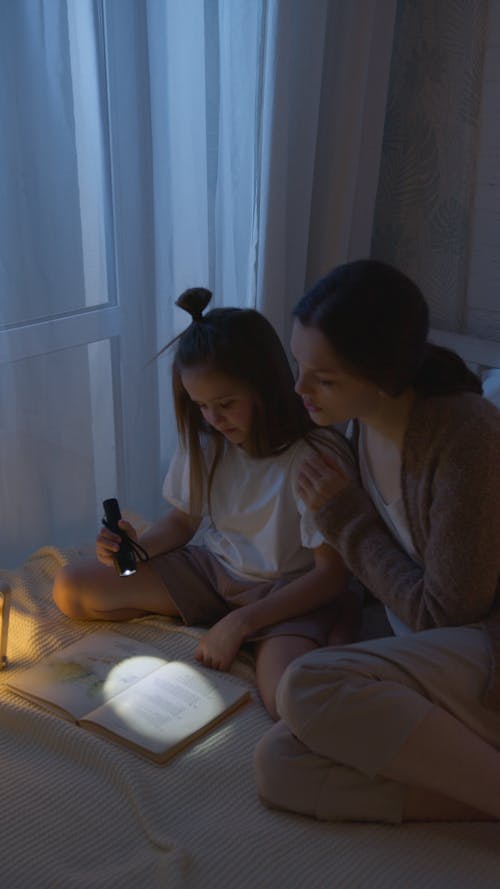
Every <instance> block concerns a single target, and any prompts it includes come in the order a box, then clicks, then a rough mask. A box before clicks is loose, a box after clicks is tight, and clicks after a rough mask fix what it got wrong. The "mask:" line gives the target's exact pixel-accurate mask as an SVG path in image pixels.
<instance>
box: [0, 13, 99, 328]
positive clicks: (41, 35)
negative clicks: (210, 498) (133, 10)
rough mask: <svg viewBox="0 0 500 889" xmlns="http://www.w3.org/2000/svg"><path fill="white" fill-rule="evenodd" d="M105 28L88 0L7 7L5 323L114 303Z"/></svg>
mask: <svg viewBox="0 0 500 889" xmlns="http://www.w3.org/2000/svg"><path fill="white" fill-rule="evenodd" d="M100 30H101V23H100V20H99V16H98V15H97V12H96V6H95V5H94V3H92V2H91V0H78V3H74V2H71V0H69V2H68V0H15V2H6V3H2V4H1V5H0V132H1V133H2V139H1V142H0V194H1V200H0V323H3V324H19V323H22V322H26V321H30V320H34V319H39V318H48V317H51V316H54V315H59V314H63V313H68V312H72V311H75V310H79V309H82V308H85V307H87V306H94V305H98V304H100V303H105V302H107V301H108V300H109V295H108V290H109V277H110V276H109V274H108V268H107V260H106V256H107V255H112V252H111V251H110V250H108V249H107V245H106V240H107V234H108V233H109V230H110V226H109V225H108V224H107V220H106V208H107V207H109V201H108V198H107V194H106V191H107V188H108V186H107V184H106V183H107V182H108V181H109V175H108V172H107V171H108V162H107V148H105V146H106V145H107V138H106V129H105V126H104V124H103V122H104V120H105V114H104V113H103V112H104V110H105V109H104V108H103V101H102V96H104V95H105V88H104V75H103V72H104V66H103V63H102V54H101V52H100V39H99V35H100ZM108 246H109V245H108Z"/></svg>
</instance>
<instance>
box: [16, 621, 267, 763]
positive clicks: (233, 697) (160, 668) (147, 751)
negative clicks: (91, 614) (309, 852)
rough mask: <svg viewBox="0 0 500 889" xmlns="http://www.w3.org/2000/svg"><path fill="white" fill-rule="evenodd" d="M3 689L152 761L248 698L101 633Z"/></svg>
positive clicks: (226, 680) (227, 680)
mask: <svg viewBox="0 0 500 889" xmlns="http://www.w3.org/2000/svg"><path fill="white" fill-rule="evenodd" d="M8 685H9V688H11V689H12V691H14V692H16V693H17V694H20V695H22V696H23V697H25V698H28V699H29V700H31V701H35V702H36V703H37V704H41V705H42V706H44V707H46V708H48V709H50V710H52V711H54V712H55V713H57V714H58V715H59V716H62V717H64V718H66V719H70V720H72V721H73V722H75V723H76V724H77V725H79V726H81V727H82V728H86V729H89V730H90V731H92V732H96V733H97V734H99V735H102V736H104V737H106V738H108V739H109V740H112V741H115V742H116V743H119V744H121V745H124V746H126V747H128V748H129V749H131V750H132V751H134V752H135V753H138V754H141V755H142V756H145V757H147V758H148V759H151V760H153V761H154V762H157V763H163V762H166V761H167V760H168V759H170V757H171V756H173V755H174V754H175V753H177V751H178V750H180V749H181V748H182V747H184V746H185V745H186V744H188V743H190V742H191V741H193V740H194V739H195V738H197V737H198V736H199V735H201V734H204V733H205V732H207V731H208V730H209V729H210V728H211V727H212V726H213V725H214V724H215V723H217V722H218V721H219V720H221V719H223V718H224V717H226V716H227V715H228V714H229V713H231V712H232V711H233V710H235V709H236V708H237V707H238V706H239V705H240V704H242V703H243V702H244V701H246V700H247V699H248V698H249V696H250V695H249V692H248V691H247V689H245V688H243V687H242V686H241V685H240V684H239V683H238V681H237V680H234V679H232V678H231V677H228V676H223V675H221V674H220V673H218V672H216V671H215V670H208V669H206V668H205V667H202V666H198V665H194V664H188V663H185V662H181V661H167V660H166V659H165V658H164V657H163V655H162V654H161V652H159V651H158V649H156V648H154V647H153V646H151V645H148V644H145V643H143V642H137V641H136V640H135V639H132V638H130V637H129V636H122V635H121V634H119V633H113V632H102V633H101V632H100V633H94V634H92V635H90V636H85V637H84V638H83V639H79V640H78V642H75V643H73V644H72V645H68V646H67V647H66V648H63V649H60V650H59V651H57V652H54V654H52V655H51V656H50V657H49V658H48V659H46V660H45V661H43V662H42V663H40V664H36V665H35V666H33V667H29V668H28V669H27V670H24V671H22V672H21V673H20V674H19V676H16V677H13V678H12V680H11V681H10V682H9V683H8Z"/></svg>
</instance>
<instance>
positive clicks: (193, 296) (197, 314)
mask: <svg viewBox="0 0 500 889" xmlns="http://www.w3.org/2000/svg"><path fill="white" fill-rule="evenodd" d="M211 299H212V294H211V292H210V290H207V289H206V287H191V288H190V289H189V290H185V291H184V293H181V295H180V296H179V298H178V299H176V301H175V304H176V306H179V308H180V309H184V311H185V312H188V313H189V314H190V315H191V318H192V319H193V321H201V319H202V317H203V310H204V309H206V307H207V306H208V304H209V302H210V300H211Z"/></svg>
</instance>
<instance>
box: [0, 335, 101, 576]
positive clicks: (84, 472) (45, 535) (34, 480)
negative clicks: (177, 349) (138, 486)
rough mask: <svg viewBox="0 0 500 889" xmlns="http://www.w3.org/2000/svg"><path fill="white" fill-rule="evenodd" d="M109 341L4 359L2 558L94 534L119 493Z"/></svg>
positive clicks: (0, 379) (4, 561)
mask: <svg viewBox="0 0 500 889" xmlns="http://www.w3.org/2000/svg"><path fill="white" fill-rule="evenodd" d="M111 364H112V362H111V348H110V342H109V341H105V340H103V341H101V342H98V343H91V344H89V345H88V346H78V347H75V348H71V349H60V350H58V351H56V352H52V353H51V354H48V355H41V356H37V357H35V358H27V359H25V360H22V361H16V362H13V363H12V364H6V365H3V367H2V373H1V374H0V439H1V442H2V459H1V461H0V527H1V528H2V535H1V540H0V564H1V565H2V567H15V566H16V565H17V564H20V562H21V561H22V560H23V559H25V558H26V557H27V556H28V555H29V554H30V553H31V552H32V551H33V550H35V549H38V548H39V547H40V546H45V545H57V546H69V545H76V544H80V543H81V542H82V541H85V540H89V541H92V540H93V538H94V537H95V533H96V528H97V525H98V522H99V520H100V518H101V502H102V500H104V499H105V498H106V497H114V496H116V492H117V480H116V448H115V425H114V412H113V387H112V373H111Z"/></svg>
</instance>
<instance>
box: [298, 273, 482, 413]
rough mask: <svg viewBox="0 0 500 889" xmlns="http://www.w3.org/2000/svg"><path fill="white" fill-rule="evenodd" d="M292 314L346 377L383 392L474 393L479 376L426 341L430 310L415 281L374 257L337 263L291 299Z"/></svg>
mask: <svg viewBox="0 0 500 889" xmlns="http://www.w3.org/2000/svg"><path fill="white" fill-rule="evenodd" d="M293 314H294V317H295V318H297V319H298V320H299V321H300V322H301V323H302V324H303V325H305V326H307V327H315V328H317V329H318V330H320V331H321V332H322V333H323V335H324V336H325V337H326V338H327V339H328V341H329V343H330V344H331V346H332V349H333V350H334V352H335V354H336V355H337V356H338V358H339V360H340V361H341V362H342V364H343V365H344V366H345V367H346V369H347V370H349V371H350V372H351V373H353V374H355V375H356V376H359V377H361V378H363V379H366V380H370V381H371V382H372V383H375V384H377V385H378V386H379V387H380V389H382V390H383V391H384V392H386V393H387V394H389V395H393V396H396V395H400V394H401V393H402V392H403V391H404V390H405V389H406V388H408V387H409V386H412V387H413V388H414V389H416V390H417V391H418V392H420V393H421V394H422V395H451V394H453V393H457V392H477V393H479V394H481V392H482V388H481V382H480V380H479V378H478V377H477V376H476V375H475V374H474V373H473V372H472V371H471V370H469V368H468V367H467V365H466V364H465V362H464V361H462V359H461V358H460V357H459V356H458V355H457V354H456V353H455V352H452V351H451V350H450V349H444V348H442V347H441V346H435V345H433V344H431V343H429V342H427V334H428V330H429V312H428V308H427V303H426V302H425V299H424V297H423V295H422V293H421V291H420V289H419V288H418V287H417V285H416V284H414V282H413V281H411V280H410V278H408V277H407V276H406V275H404V274H403V273H402V272H400V271H398V269H396V268H394V267H393V266H391V265H388V264H387V263H384V262H379V261H377V260H373V259H360V260H356V261H355V262H349V263H346V264H345V265H340V266H337V268H335V269H333V271H331V272H330V273H329V274H328V275H326V276H325V277H324V278H321V279H320V280H319V281H318V282H317V283H316V284H315V285H314V286H313V287H312V288H311V289H310V290H309V291H308V292H307V293H306V294H305V295H304V296H303V297H302V299H301V300H300V301H299V302H298V304H297V306H296V307H295V309H294V312H293Z"/></svg>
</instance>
